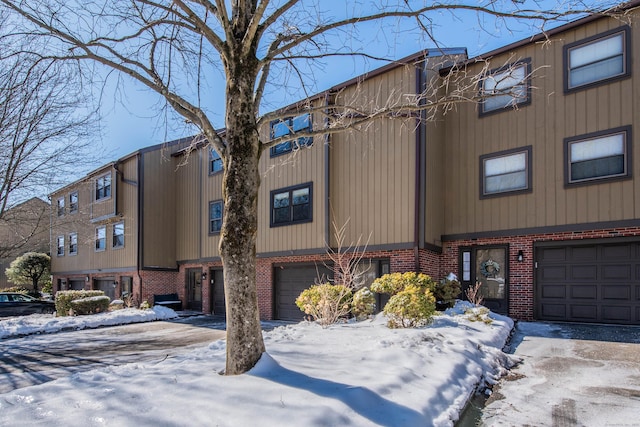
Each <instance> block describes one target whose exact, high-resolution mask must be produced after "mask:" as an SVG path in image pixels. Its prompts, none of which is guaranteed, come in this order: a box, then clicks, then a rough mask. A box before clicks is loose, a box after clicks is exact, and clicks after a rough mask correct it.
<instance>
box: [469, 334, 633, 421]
mask: <svg viewBox="0 0 640 427" xmlns="http://www.w3.org/2000/svg"><path fill="white" fill-rule="evenodd" d="M511 347H512V349H513V353H514V354H515V355H516V356H519V357H520V358H521V359H522V363H521V364H520V365H519V366H518V367H516V368H514V369H513V370H512V371H511V373H510V374H509V375H508V376H507V377H506V378H505V379H504V380H503V381H501V383H500V385H499V386H498V387H496V388H495V389H494V393H493V395H492V396H491V397H490V399H489V400H488V402H487V406H486V407H485V409H484V411H483V417H482V423H481V424H482V425H484V426H552V427H563V426H594V427H596V426H597V427H605V426H611V427H613V426H627V427H629V426H637V427H640V327H635V326H634V327H623V326H604V325H569V324H558V323H553V324H551V323H527V322H520V323H518V325H517V328H516V333H515V335H514V337H513V340H512V344H511Z"/></svg>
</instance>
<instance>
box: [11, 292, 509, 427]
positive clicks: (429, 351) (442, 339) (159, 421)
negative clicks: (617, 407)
mask: <svg viewBox="0 0 640 427" xmlns="http://www.w3.org/2000/svg"><path fill="white" fill-rule="evenodd" d="M467 310H471V311H470V312H468V314H465V312H466V311H467ZM478 310H480V308H473V307H472V306H471V304H469V303H468V302H461V301H459V302H458V303H457V305H456V306H455V307H454V308H453V309H449V310H447V312H446V313H443V314H440V315H438V316H436V317H435V318H434V321H433V322H432V324H431V325H429V326H428V327H423V328H416V329H389V328H388V327H387V326H386V318H385V317H384V315H382V314H381V315H378V316H377V317H375V318H373V319H369V320H365V321H362V322H350V323H344V324H336V325H333V326H330V327H328V328H322V327H320V326H319V325H318V324H316V323H311V322H302V323H299V324H293V325H286V326H281V327H278V328H275V329H273V330H271V331H269V332H264V333H263V334H264V340H265V346H266V348H267V353H264V354H263V356H262V358H261V359H260V361H259V362H258V364H257V365H256V366H255V367H254V368H253V369H252V370H251V371H249V372H248V373H247V374H244V375H240V376H223V375H219V373H220V372H221V371H222V370H223V369H224V365H225V354H226V341H225V340H217V341H213V342H211V343H210V344H209V345H208V346H203V347H201V348H196V349H189V350H185V352H184V353H182V354H178V355H175V356H171V357H168V358H166V360H162V361H158V362H155V361H154V362H145V363H142V362H140V363H128V364H123V365H120V366H111V367H107V368H100V369H93V370H87V371H83V372H79V373H75V374H71V375H70V376H68V377H63V378H59V379H57V380H54V381H50V382H48V383H44V384H41V385H37V386H30V387H25V388H20V389H17V390H14V391H11V392H8V393H3V394H0V425H2V426H5V427H14V426H30V427H31V426H39V425H42V426H47V427H55V426H65V427H73V426H78V427H80V426H81V427H86V426H125V427H126V426H136V427H137V426H147V425H148V426H151V425H153V426H159V425H162V426H182V425H187V424H188V425H194V426H196V425H198V426H205V425H206V426H214V425H215V426H220V427H225V426H231V427H241V426H250V425H260V426H261V427H271V426H273V427H276V426H277V427H282V426H289V425H305V426H313V427H319V426H338V425H340V426H345V427H349V426H358V427H360V426H362V427H364V426H388V427H404V426H406V427H414V426H418V425H419V426H452V425H453V423H454V421H455V420H457V419H458V417H459V414H460V412H461V411H462V409H463V408H464V406H465V404H466V402H467V399H468V398H469V397H470V396H471V395H472V394H473V393H474V391H475V388H476V386H477V385H480V386H481V387H482V386H483V385H490V384H494V383H495V382H497V381H498V379H499V377H500V376H502V375H504V374H505V373H506V372H507V371H506V369H507V367H511V366H512V365H513V364H514V362H515V361H516V360H515V357H513V356H509V355H507V354H505V353H503V352H502V351H501V348H502V347H503V345H504V343H505V341H506V340H507V338H508V336H509V333H510V331H511V328H512V327H513V321H512V320H511V319H509V318H508V317H504V316H500V315H496V314H493V313H490V312H488V311H485V312H479V311H478ZM136 311H138V310H135V309H125V310H120V311H115V312H112V313H100V314H97V315H91V316H77V317H72V318H60V321H62V322H68V323H67V324H66V328H67V329H69V328H74V323H75V328H77V329H82V328H85V327H97V326H99V325H100V324H102V323H104V322H109V323H110V324H113V323H115V322H117V321H120V323H127V322H134V321H137V322H139V321H144V320H140V319H141V316H137V315H134V314H132V312H136ZM147 312H149V313H152V314H150V315H149V320H151V317H153V316H156V317H158V318H169V317H171V315H170V314H171V313H173V316H175V313H174V312H173V311H172V310H169V309H167V308H164V307H154V311H152V310H148V311H147ZM474 314H475V315H477V316H479V318H480V319H483V320H486V321H482V320H479V321H477V320H476V321H473V320H472V319H473V318H474ZM67 319H69V320H67ZM57 320H58V318H54V317H53V316H51V315H32V316H26V317H23V318H17V319H14V320H2V321H0V337H3V336H4V338H0V340H1V341H0V343H1V345H2V347H1V348H2V351H6V352H9V353H10V352H11V346H12V345H27V344H29V345H30V346H31V348H33V349H34V351H35V349H36V348H37V347H38V346H40V345H44V346H46V345H47V344H46V343H47V342H49V343H51V342H54V341H62V342H68V341H65V340H68V339H69V335H68V334H66V333H64V332H61V333H53V332H54V331H55V328H54V326H53V324H54V323H55V322H56V321H57ZM38 324H40V325H41V326H40V327H38ZM39 329H40V330H42V331H43V332H48V333H49V335H46V336H38V335H34V336H33V337H25V338H17V339H11V338H10V337H11V336H15V334H18V333H21V334H26V333H37V332H38V330H39ZM8 330H12V331H14V332H13V333H7V332H5V331H8ZM3 333H4V335H3ZM107 336H109V335H108V334H105V339H106V337H107ZM117 338H118V337H117V336H115V337H113V339H114V340H117ZM43 351H44V350H43ZM1 380H2V375H0V381H1Z"/></svg>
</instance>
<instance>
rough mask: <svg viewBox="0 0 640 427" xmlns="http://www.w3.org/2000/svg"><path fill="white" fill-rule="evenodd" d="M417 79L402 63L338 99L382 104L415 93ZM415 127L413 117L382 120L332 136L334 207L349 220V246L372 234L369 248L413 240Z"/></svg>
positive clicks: (341, 219) (342, 221)
mask: <svg viewBox="0 0 640 427" xmlns="http://www.w3.org/2000/svg"><path fill="white" fill-rule="evenodd" d="M415 82H416V74H415V69H414V68H413V67H400V68H398V69H395V70H391V71H390V72H388V73H385V74H383V75H380V76H377V77H376V78H375V79H371V80H369V81H366V82H364V83H363V84H362V85H360V86H357V87H350V88H348V89H346V90H345V91H344V93H343V94H342V95H341V97H340V98H339V99H338V103H340V101H341V100H343V99H357V100H358V102H362V103H363V104H365V103H366V102H375V103H377V104H378V105H381V104H382V103H383V102H385V101H387V100H393V98H394V97H396V99H397V97H402V96H403V95H404V94H412V93H415ZM358 91H359V92H358ZM372 100H373V101H372ZM415 126H416V121H415V119H413V118H405V119H395V120H389V119H381V120H376V121H373V122H371V123H370V124H368V125H366V126H364V127H363V129H361V130H351V131H348V132H345V133H341V134H337V135H333V136H332V139H331V211H332V213H333V218H334V221H335V222H336V224H337V225H338V226H342V225H344V224H345V223H346V222H347V221H349V223H348V226H347V235H346V239H345V243H346V244H347V245H349V244H355V243H356V242H357V241H358V239H361V240H362V243H366V242H367V240H368V239H369V236H371V237H370V239H369V245H370V246H371V245H385V244H394V243H407V242H413V240H414V217H415V214H414V207H415V205H414V199H415V132H414V131H415ZM332 239H333V236H332ZM331 244H332V245H334V246H335V244H336V242H335V241H333V240H332V242H331Z"/></svg>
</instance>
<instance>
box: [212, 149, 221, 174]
mask: <svg viewBox="0 0 640 427" xmlns="http://www.w3.org/2000/svg"><path fill="white" fill-rule="evenodd" d="M217 172H222V159H221V158H220V155H219V154H218V152H217V151H216V150H214V149H213V148H212V149H211V150H209V175H212V174H214V173H217Z"/></svg>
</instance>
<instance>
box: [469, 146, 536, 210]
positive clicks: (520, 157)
mask: <svg viewBox="0 0 640 427" xmlns="http://www.w3.org/2000/svg"><path fill="white" fill-rule="evenodd" d="M480 173H481V176H480V198H483V197H492V196H500V195H504V193H510V194H513V193H514V192H518V193H522V192H529V191H531V175H530V174H531V146H527V147H524V148H517V149H514V150H507V151H501V152H498V153H492V154H485V155H484V156H480Z"/></svg>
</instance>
